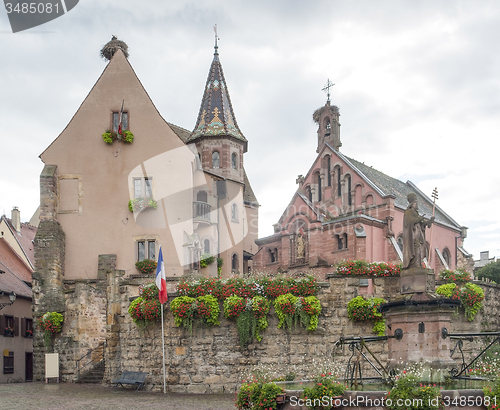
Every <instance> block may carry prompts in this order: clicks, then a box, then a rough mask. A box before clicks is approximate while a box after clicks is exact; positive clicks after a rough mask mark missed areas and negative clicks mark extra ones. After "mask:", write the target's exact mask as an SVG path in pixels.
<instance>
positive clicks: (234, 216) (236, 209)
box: [231, 204, 238, 222]
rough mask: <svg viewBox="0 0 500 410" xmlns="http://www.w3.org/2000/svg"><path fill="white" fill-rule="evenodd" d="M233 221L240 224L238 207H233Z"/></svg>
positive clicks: (234, 205)
mask: <svg viewBox="0 0 500 410" xmlns="http://www.w3.org/2000/svg"><path fill="white" fill-rule="evenodd" d="M231 220H232V221H233V222H238V205H236V204H233V205H231Z"/></svg>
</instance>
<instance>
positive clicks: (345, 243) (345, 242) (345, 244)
mask: <svg viewBox="0 0 500 410" xmlns="http://www.w3.org/2000/svg"><path fill="white" fill-rule="evenodd" d="M343 236H344V248H346V249H347V234H346V233H345V234H344V235H343Z"/></svg>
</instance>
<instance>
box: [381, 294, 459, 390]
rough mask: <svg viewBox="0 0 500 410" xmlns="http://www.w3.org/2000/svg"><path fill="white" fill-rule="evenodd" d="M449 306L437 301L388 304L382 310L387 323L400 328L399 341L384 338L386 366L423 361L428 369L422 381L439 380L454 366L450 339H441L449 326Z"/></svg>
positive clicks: (393, 328) (389, 325)
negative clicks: (387, 351) (384, 310)
mask: <svg viewBox="0 0 500 410" xmlns="http://www.w3.org/2000/svg"><path fill="white" fill-rule="evenodd" d="M453 312H454V310H453V308H452V307H448V306H440V305H437V304H434V305H428V304H425V302H423V303H422V304H416V305H410V306H406V305H404V303H403V304H401V305H400V306H397V307H391V308H390V309H389V310H388V311H387V313H386V320H387V326H388V327H389V328H391V329H392V331H393V332H394V331H395V330H396V329H398V328H399V329H402V330H403V337H402V339H401V340H397V339H395V338H394V339H389V340H388V350H389V355H388V359H389V360H388V366H389V368H390V369H393V368H401V369H402V368H404V367H405V366H408V365H411V364H414V363H420V362H421V363H424V365H425V368H426V369H428V374H427V376H425V375H424V378H426V379H428V380H422V381H423V382H430V381H432V382H437V381H443V380H444V378H445V377H446V376H449V373H448V371H449V370H450V369H451V368H452V367H454V366H455V362H454V361H453V360H452V359H451V358H450V338H449V337H448V338H443V336H442V334H441V331H442V329H443V328H444V327H445V328H447V329H450V323H451V315H452V314H453Z"/></svg>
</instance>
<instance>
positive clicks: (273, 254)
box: [268, 248, 278, 263]
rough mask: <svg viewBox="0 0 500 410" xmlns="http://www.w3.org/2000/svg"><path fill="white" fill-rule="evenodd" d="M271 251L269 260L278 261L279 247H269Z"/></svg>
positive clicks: (271, 261)
mask: <svg viewBox="0 0 500 410" xmlns="http://www.w3.org/2000/svg"><path fill="white" fill-rule="evenodd" d="M268 252H269V262H270V263H274V262H278V248H274V249H268Z"/></svg>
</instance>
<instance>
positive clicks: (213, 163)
mask: <svg viewBox="0 0 500 410" xmlns="http://www.w3.org/2000/svg"><path fill="white" fill-rule="evenodd" d="M217 40H218V37H217V33H216V36H215V52H214V58H213V61H212V65H211V66H210V71H209V73H208V78H207V83H206V85H205V91H204V93H203V98H202V101H201V106H200V111H199V114H198V120H197V121H196V125H195V127H194V130H193V132H192V133H191V136H190V137H189V138H188V140H187V143H190V142H192V143H195V144H196V149H197V150H198V153H199V155H200V159H201V164H202V167H203V169H205V170H208V171H210V172H213V173H215V174H217V175H220V176H221V177H224V178H229V179H232V180H235V181H238V182H240V183H242V184H243V183H244V182H245V181H244V169H243V154H244V153H245V152H247V145H248V141H247V139H246V138H245V136H244V135H243V133H242V132H241V131H240V128H239V127H238V123H237V122H236V117H235V115H234V111H233V106H232V104H231V98H230V97H229V91H228V88H227V85H226V80H225V78H224V72H223V71H222V65H221V63H220V60H219V51H218V49H219V47H218V45H217Z"/></svg>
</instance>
